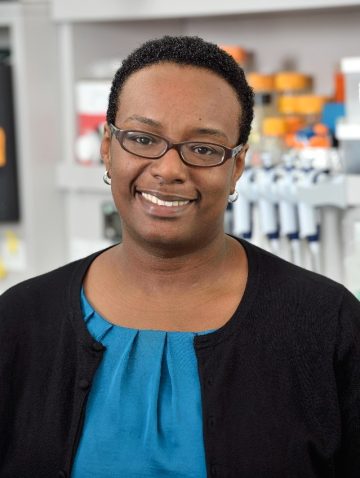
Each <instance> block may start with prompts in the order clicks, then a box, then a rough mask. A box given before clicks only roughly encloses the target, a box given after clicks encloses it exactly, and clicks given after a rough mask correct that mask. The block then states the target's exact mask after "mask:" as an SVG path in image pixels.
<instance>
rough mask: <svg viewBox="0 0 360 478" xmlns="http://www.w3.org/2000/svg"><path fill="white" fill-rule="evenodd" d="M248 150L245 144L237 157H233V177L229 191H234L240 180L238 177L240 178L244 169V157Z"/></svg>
mask: <svg viewBox="0 0 360 478" xmlns="http://www.w3.org/2000/svg"><path fill="white" fill-rule="evenodd" d="M248 149H249V145H248V144H245V145H244V146H243V148H242V150H241V151H240V153H238V154H237V156H236V157H235V161H234V170H233V177H232V181H231V191H234V190H235V187H236V183H237V182H238V180H239V179H240V177H241V175H242V173H243V171H244V169H245V157H246V153H247V151H248Z"/></svg>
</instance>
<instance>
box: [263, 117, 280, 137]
mask: <svg viewBox="0 0 360 478" xmlns="http://www.w3.org/2000/svg"><path fill="white" fill-rule="evenodd" d="M262 130H263V134H264V135H265V136H283V135H284V134H285V133H286V123H285V120H284V118H280V117H278V116H269V117H268V118H264V120H263V123H262Z"/></svg>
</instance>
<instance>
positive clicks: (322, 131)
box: [313, 123, 329, 136]
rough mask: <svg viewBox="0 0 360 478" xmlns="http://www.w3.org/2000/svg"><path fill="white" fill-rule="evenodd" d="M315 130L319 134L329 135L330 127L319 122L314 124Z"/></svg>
mask: <svg viewBox="0 0 360 478" xmlns="http://www.w3.org/2000/svg"><path fill="white" fill-rule="evenodd" d="M313 131H314V133H315V134H316V135H317V136H328V135H329V128H328V127H327V126H326V124H323V123H317V124H315V125H314V126H313Z"/></svg>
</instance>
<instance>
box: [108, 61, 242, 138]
mask: <svg viewBox="0 0 360 478" xmlns="http://www.w3.org/2000/svg"><path fill="white" fill-rule="evenodd" d="M240 113H241V108H240V104H239V100H238V97H237V94H236V92H235V90H234V89H233V87H232V86H231V85H229V84H228V83H227V81H226V80H225V79H223V78H222V77H220V76H219V75H217V74H216V73H214V72H212V71H211V70H207V69H205V68H199V67H194V66H189V65H177V64H174V63H164V64H157V65H151V66H148V67H145V68H143V69H141V70H139V71H137V72H135V73H133V74H132V75H131V76H130V77H129V78H128V80H127V81H126V82H125V84H124V86H123V89H122V91H121V94H120V97H119V104H118V114H117V118H118V119H119V120H120V121H124V119H126V118H128V117H130V116H134V115H139V116H143V117H149V118H152V119H154V120H155V121H159V122H160V123H163V122H164V121H165V122H166V121H167V120H169V121H177V122H185V121H192V122H195V123H196V124H198V123H201V122H202V123H204V124H206V126H208V127H210V125H209V124H207V123H211V124H212V125H213V127H217V128H219V127H222V128H225V129H228V128H230V130H231V129H234V134H235V136H237V135H238V127H239V118H240ZM234 123H235V124H234Z"/></svg>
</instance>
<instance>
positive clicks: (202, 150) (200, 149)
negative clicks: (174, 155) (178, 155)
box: [193, 145, 216, 156]
mask: <svg viewBox="0 0 360 478" xmlns="http://www.w3.org/2000/svg"><path fill="white" fill-rule="evenodd" d="M193 152H194V153H196V154H200V155H205V154H206V155H208V156H209V155H211V154H214V153H215V152H216V151H215V150H214V149H213V148H210V147H209V146H205V145H199V146H194V147H193Z"/></svg>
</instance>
